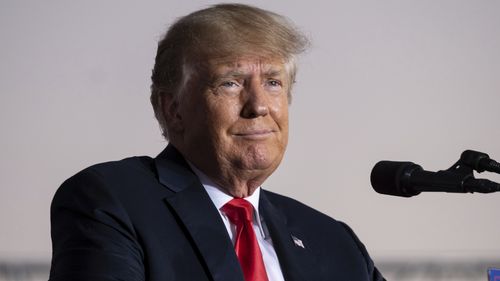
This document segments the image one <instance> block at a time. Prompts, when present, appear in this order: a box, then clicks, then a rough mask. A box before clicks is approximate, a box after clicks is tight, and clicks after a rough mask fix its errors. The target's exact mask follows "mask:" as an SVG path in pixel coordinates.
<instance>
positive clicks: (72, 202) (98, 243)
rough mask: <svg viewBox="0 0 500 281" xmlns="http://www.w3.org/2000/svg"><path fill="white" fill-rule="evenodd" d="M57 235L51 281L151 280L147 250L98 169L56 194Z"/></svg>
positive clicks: (81, 175)
mask: <svg viewBox="0 0 500 281" xmlns="http://www.w3.org/2000/svg"><path fill="white" fill-rule="evenodd" d="M51 235H52V250H53V254H52V265H51V270H50V278H49V281H62V280H72V281H87V280H88V281H90V280H92V281H111V280H134V281H136V280H137V281H140V280H145V272H144V264H143V252H142V249H141V247H140V245H139V243H138V239H137V236H136V234H135V231H134V228H133V225H132V223H131V221H130V218H129V217H128V215H127V212H126V211H125V210H124V208H123V207H122V205H121V204H120V202H119V200H118V199H117V198H116V196H115V194H113V192H112V191H111V190H110V189H109V188H108V186H106V184H105V182H104V181H103V180H102V178H101V177H100V175H99V174H98V173H97V172H96V171H94V170H92V168H89V169H86V170H84V171H82V172H80V173H79V174H77V175H75V176H73V177H72V178H70V179H68V180H67V181H66V182H64V183H63V184H62V186H61V187H60V188H59V190H58V191H57V192H56V194H55V196H54V199H53V201H52V205H51Z"/></svg>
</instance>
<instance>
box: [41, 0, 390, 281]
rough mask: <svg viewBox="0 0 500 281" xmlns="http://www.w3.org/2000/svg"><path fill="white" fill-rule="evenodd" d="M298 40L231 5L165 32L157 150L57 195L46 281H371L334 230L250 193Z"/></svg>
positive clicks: (343, 229) (92, 171)
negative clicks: (164, 142)
mask: <svg viewBox="0 0 500 281" xmlns="http://www.w3.org/2000/svg"><path fill="white" fill-rule="evenodd" d="M306 44H307V41H306V39H305V38H304V36H302V35H301V34H300V33H298V32H297V31H296V30H295V28H294V27H293V26H292V25H291V24H290V23H289V22H287V21H286V20H285V19H284V18H283V17H281V16H279V15H276V14H274V13H271V12H268V11H264V10H261V9H258V8H254V7H250V6H245V5H237V4H224V5H216V6H213V7H211V8H208V9H204V10H201V11H197V12H195V13H192V14H190V15H188V16H185V17H183V18H181V19H180V20H178V21H177V22H176V23H175V24H174V25H172V26H171V27H170V29H169V30H168V32H167V34H166V35H165V38H164V39H163V40H161V42H160V43H159V46H158V52H157V56H156V62H155V66H154V69H153V75H152V80H153V84H152V95H151V101H152V104H153V108H154V111H155V115H156V117H157V119H158V120H159V123H160V125H161V127H162V130H163V134H164V136H165V137H166V138H167V139H168V141H169V145H168V146H167V148H166V149H165V150H164V151H163V152H162V153H161V154H160V155H159V156H158V157H156V158H155V159H151V158H149V157H133V158H128V159H124V160H122V161H117V162H109V163H104V164H99V165H95V166H92V167H90V168H87V169H85V170H83V171H82V172H80V173H78V174H77V175H75V176H73V177H72V178H70V179H68V180H67V181H66V182H65V183H64V184H63V185H62V187H61V188H60V189H59V190H58V192H57V193H56V195H55V197H54V201H53V204H52V209H51V215H52V240H53V259H52V268H51V275H50V280H52V281H56V280H151V281H153V280H158V281H159V280H162V281H166V280H227V281H239V280H241V281H242V280H247V281H249V280H253V281H265V280H270V281H275V280H313V281H317V280H349V281H355V280H383V277H382V276H381V275H380V273H379V272H378V271H377V269H376V268H375V267H374V265H373V262H372V260H371V259H370V257H369V256H368V253H367V252H366V250H365V248H364V246H363V245H362V244H361V242H360V241H359V240H358V239H357V238H356V236H355V235H354V233H353V232H352V231H351V230H350V229H349V227H348V226H346V225H345V224H343V223H341V222H337V221H335V220H334V219H332V218H329V217H327V216H326V215H323V214H321V213H319V212H317V211H315V210H313V209H311V208H309V207H307V206H305V205H303V204H301V203H299V202H297V201H295V200H292V199H290V198H286V197H284V196H281V195H277V194H274V193H272V192H269V191H266V190H263V189H261V185H262V184H263V183H264V181H265V180H266V179H267V177H268V176H269V175H271V174H272V173H273V171H274V170H275V169H276V168H277V167H278V165H279V163H280V162H281V159H282V157H283V154H284V151H285V148H286V145H287V140H288V104H289V102H290V92H291V88H292V84H293V82H294V77H295V72H296V66H295V58H296V55H298V54H299V53H300V52H302V51H303V50H304V48H305V47H306Z"/></svg>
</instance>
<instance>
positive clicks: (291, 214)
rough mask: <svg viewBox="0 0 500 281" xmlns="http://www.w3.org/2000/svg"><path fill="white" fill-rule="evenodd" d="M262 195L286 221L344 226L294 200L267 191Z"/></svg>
mask: <svg viewBox="0 0 500 281" xmlns="http://www.w3.org/2000/svg"><path fill="white" fill-rule="evenodd" d="M263 194H264V196H266V198H267V199H268V200H269V202H270V203H271V204H272V205H273V206H274V207H275V208H277V209H278V210H279V211H280V212H281V213H282V214H283V215H284V216H285V217H286V220H287V221H291V222H294V221H297V222H301V223H304V224H321V225H324V224H326V225H332V226H341V225H344V224H343V223H341V222H339V221H337V220H335V219H334V218H332V217H329V216H327V215H326V214H323V213H322V212H320V211H318V210H316V209H314V208H312V207H310V206H308V205H306V204H304V203H302V202H300V201H298V200H296V199H293V198H290V197H287V196H284V195H280V194H277V193H274V192H271V191H267V190H264V192H263Z"/></svg>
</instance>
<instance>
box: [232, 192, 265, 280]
mask: <svg viewBox="0 0 500 281" xmlns="http://www.w3.org/2000/svg"><path fill="white" fill-rule="evenodd" d="M222 211H223V212H224V213H225V214H226V216H227V217H228V218H229V220H230V221H231V223H232V224H234V225H235V226H236V243H235V244H234V250H235V251H236V255H237V256H238V260H239V261H240V265H241V268H242V269H243V275H245V281H268V279H267V273H266V268H265V267H264V261H263V260H262V253H261V252H260V248H259V243H258V242H257V238H256V237H255V232H254V231H253V226H252V221H253V207H252V204H250V202H248V201H246V200H245V199H242V198H234V199H233V200H231V201H229V202H228V203H227V204H226V205H224V206H223V207H222Z"/></svg>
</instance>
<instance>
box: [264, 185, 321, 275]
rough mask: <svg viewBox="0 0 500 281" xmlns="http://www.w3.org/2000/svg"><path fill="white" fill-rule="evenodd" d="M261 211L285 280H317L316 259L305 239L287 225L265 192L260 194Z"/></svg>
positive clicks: (284, 218) (283, 216)
mask: <svg viewBox="0 0 500 281" xmlns="http://www.w3.org/2000/svg"><path fill="white" fill-rule="evenodd" d="M259 209H260V211H261V213H262V215H263V217H264V221H265V223H266V226H267V228H268V229H269V233H270V235H271V238H272V241H273V246H274V249H275V251H276V254H277V255H278V259H279V262H280V265H281V270H282V272H283V275H284V277H285V280H287V281H305V280H315V279H314V272H315V270H314V264H315V260H316V258H315V256H314V255H313V254H312V252H311V251H310V249H309V248H308V244H307V241H305V237H303V236H302V235H301V234H300V232H298V231H294V230H293V229H291V228H290V226H289V225H287V220H286V217H285V215H284V214H283V213H282V212H281V210H279V209H278V208H276V207H275V206H274V205H273V204H272V203H271V201H269V199H268V198H267V196H266V192H265V191H264V192H261V193H260V202H259Z"/></svg>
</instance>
